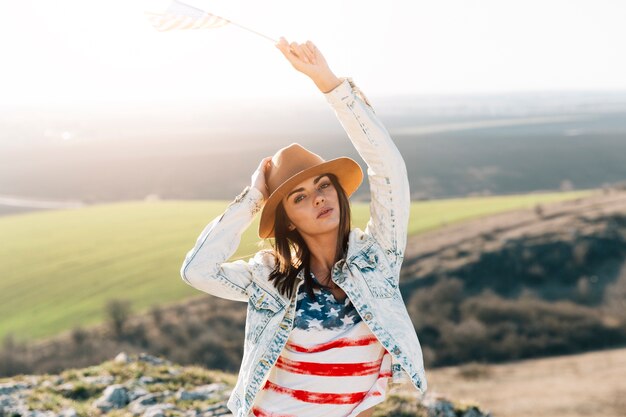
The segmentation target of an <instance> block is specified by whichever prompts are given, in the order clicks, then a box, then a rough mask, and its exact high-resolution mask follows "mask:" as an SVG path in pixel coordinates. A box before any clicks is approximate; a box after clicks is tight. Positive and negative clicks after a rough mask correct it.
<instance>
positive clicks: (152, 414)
mask: <svg viewBox="0 0 626 417" xmlns="http://www.w3.org/2000/svg"><path fill="white" fill-rule="evenodd" d="M165 410H177V408H176V407H175V406H174V404H159V405H154V406H152V407H149V408H148V409H147V410H146V412H145V413H144V414H143V415H142V417H165V413H164V411H165Z"/></svg>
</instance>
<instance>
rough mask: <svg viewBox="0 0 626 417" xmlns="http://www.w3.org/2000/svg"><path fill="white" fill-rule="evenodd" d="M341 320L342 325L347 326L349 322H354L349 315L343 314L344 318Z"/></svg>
mask: <svg viewBox="0 0 626 417" xmlns="http://www.w3.org/2000/svg"><path fill="white" fill-rule="evenodd" d="M341 321H342V322H343V324H344V326H349V325H350V324H352V323H354V321H353V320H352V317H350V316H345V317H344V318H342V319H341Z"/></svg>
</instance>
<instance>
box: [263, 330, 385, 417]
mask: <svg viewBox="0 0 626 417" xmlns="http://www.w3.org/2000/svg"><path fill="white" fill-rule="evenodd" d="M390 377H391V355H390V354H389V353H388V352H387V351H386V350H385V348H384V347H383V346H382V345H381V344H380V342H379V341H378V340H377V339H376V336H374V335H373V334H372V333H371V331H370V330H369V328H368V327H367V325H366V324H365V322H364V321H359V322H358V323H356V324H355V325H353V326H351V327H348V328H343V329H341V328H336V329H316V330H314V331H311V330H302V329H298V328H294V329H293V330H292V332H291V334H290V336H289V340H288V342H287V344H286V346H285V348H284V349H283V351H282V352H281V355H280V357H279V358H278V361H277V362H276V364H275V365H274V367H273V368H272V370H271V371H270V373H269V376H268V379H267V381H266V383H265V385H264V386H263V387H262V389H261V391H260V392H259V394H258V396H257V398H256V400H255V403H254V406H253V408H252V412H253V415H254V416H258V417H320V416H324V417H354V416H356V415H357V414H359V413H360V412H361V411H364V410H366V409H368V408H371V407H373V406H374V405H376V404H378V403H380V402H382V401H384V399H385V394H386V390H387V383H388V380H389V378H390Z"/></svg>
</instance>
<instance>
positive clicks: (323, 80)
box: [275, 36, 341, 93]
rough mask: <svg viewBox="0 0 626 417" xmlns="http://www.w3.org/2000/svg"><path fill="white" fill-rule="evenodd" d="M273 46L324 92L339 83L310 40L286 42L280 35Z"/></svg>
mask: <svg viewBox="0 0 626 417" xmlns="http://www.w3.org/2000/svg"><path fill="white" fill-rule="evenodd" d="M275 46H276V47H277V48H278V49H279V50H280V51H281V52H282V53H283V55H284V56H285V58H287V60H288V61H289V62H290V63H291V65H292V66H293V67H294V68H295V69H296V70H298V71H300V72H301V73H303V74H305V75H307V76H309V78H311V80H313V82H314V83H315V84H316V85H317V86H318V88H319V89H320V90H321V91H322V92H323V93H326V92H328V91H330V90H332V89H333V88H335V87H336V86H338V85H339V84H340V83H341V80H339V78H337V77H336V76H335V74H333V72H332V71H331V70H330V68H329V67H328V64H327V63H326V59H325V58H324V55H322V53H321V52H320V50H319V49H317V46H315V44H314V43H313V42H311V41H306V42H304V43H301V44H299V43H297V42H291V43H290V44H289V43H287V40H286V39H285V37H284V36H281V37H280V39H279V41H278V42H277V43H276V44H275Z"/></svg>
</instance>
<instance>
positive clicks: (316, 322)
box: [308, 319, 322, 329]
mask: <svg viewBox="0 0 626 417" xmlns="http://www.w3.org/2000/svg"><path fill="white" fill-rule="evenodd" d="M308 324H309V329H310V328H312V327H316V328H318V329H321V328H322V320H318V319H310V320H308Z"/></svg>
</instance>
